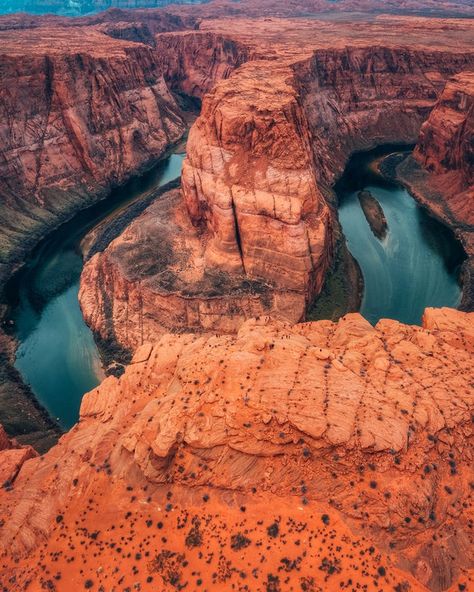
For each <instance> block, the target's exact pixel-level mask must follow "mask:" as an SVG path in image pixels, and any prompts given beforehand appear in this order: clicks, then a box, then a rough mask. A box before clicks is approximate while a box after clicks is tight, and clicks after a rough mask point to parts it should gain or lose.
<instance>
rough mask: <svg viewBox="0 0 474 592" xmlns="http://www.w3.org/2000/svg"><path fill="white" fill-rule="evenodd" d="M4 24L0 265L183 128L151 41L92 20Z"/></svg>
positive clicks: (139, 166) (148, 160)
mask: <svg viewBox="0 0 474 592" xmlns="http://www.w3.org/2000/svg"><path fill="white" fill-rule="evenodd" d="M52 34H53V36H54V43H53V44H52V45H48V43H47V38H48V33H47V31H44V30H41V29H34V30H30V31H25V32H19V31H4V32H3V33H2V35H1V37H2V39H1V44H2V50H1V52H2V56H1V61H2V76H1V85H0V97H1V101H0V120H1V124H0V138H1V147H0V151H1V158H0V193H1V194H2V200H1V203H0V208H1V217H2V231H1V235H0V243H1V245H2V261H1V267H0V274H4V273H6V272H7V271H8V270H9V268H10V267H11V265H12V264H13V263H14V262H15V261H16V260H17V259H18V256H19V255H20V254H21V253H23V252H25V250H26V249H27V248H28V247H29V246H31V245H32V244H34V241H35V240H36V239H37V238H38V236H39V235H40V234H41V233H44V232H45V230H47V229H49V228H51V227H52V226H54V225H55V224H57V223H58V222H60V221H62V220H64V219H65V217H67V216H68V215H70V214H71V213H72V212H74V211H75V210H77V209H79V208H82V207H84V206H85V205H87V204H88V203H90V202H92V201H93V200H94V199H97V197H98V196H101V195H103V194H104V193H105V192H106V191H107V190H108V189H110V187H111V186H113V185H116V184H118V183H121V182H123V181H124V180H126V179H127V178H128V177H130V176H131V175H132V174H136V173H137V172H139V171H140V170H143V169H144V168H145V167H147V166H150V165H151V164H152V163H154V162H156V160H157V159H158V158H159V157H160V156H162V155H163V154H164V152H165V151H166V150H167V149H168V147H169V146H170V145H171V144H172V143H173V142H175V141H177V140H178V139H179V138H180V137H181V136H182V134H183V133H184V131H185V125H184V123H183V120H182V119H181V116H180V113H179V109H178V107H177V105H176V103H175V101H174V99H173V97H172V96H171V94H170V92H169V90H168V88H167V86H166V83H165V81H164V79H163V76H162V73H161V71H160V69H159V67H158V65H157V63H156V60H155V58H154V53H153V50H152V49H150V48H148V47H145V46H141V45H137V44H135V43H126V42H121V41H116V40H113V39H111V38H110V37H108V36H105V35H102V34H100V33H98V32H96V31H94V30H93V29H82V30H81V29H80V28H70V29H67V28H58V29H55V30H53V31H52Z"/></svg>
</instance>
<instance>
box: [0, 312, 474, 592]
mask: <svg viewBox="0 0 474 592" xmlns="http://www.w3.org/2000/svg"><path fill="white" fill-rule="evenodd" d="M473 320H474V319H473V315H472V314H471V315H469V314H466V313H461V312H457V311H453V310H449V309H440V310H433V309H431V310H427V311H426V313H425V316H424V326H423V328H421V327H414V326H404V325H401V324H399V323H397V322H395V321H381V322H379V323H378V325H377V326H376V327H375V328H374V327H372V326H371V325H370V324H369V323H368V322H367V321H365V320H364V319H363V318H362V317H361V316H359V315H357V314H355V315H349V316H347V317H345V318H343V319H342V320H340V321H339V323H338V324H333V323H331V322H329V321H322V322H318V323H306V324H302V325H296V326H294V327H291V326H290V325H288V324H285V323H281V322H275V321H272V320H270V319H268V318H260V319H257V320H251V321H248V322H247V323H245V324H244V325H243V326H242V327H241V328H240V330H239V332H238V334H237V335H236V336H220V337H219V336H205V337H199V336H197V335H190V334H187V335H165V336H163V337H162V338H161V339H160V340H159V341H158V342H157V343H155V344H147V345H145V346H143V347H141V348H140V349H138V351H137V352H136V354H135V356H134V358H133V360H132V363H131V365H130V366H129V367H128V368H127V371H126V373H125V374H124V375H123V376H122V377H121V378H120V379H116V378H114V377H109V378H107V379H106V380H105V381H104V383H103V384H102V385H101V386H100V387H99V388H98V389H96V390H94V391H92V392H91V393H89V394H88V395H86V397H85V398H84V401H83V404H82V408H81V419H80V422H79V424H78V425H77V426H76V427H75V428H73V429H72V430H71V432H70V433H69V434H67V435H65V436H64V437H63V438H62V439H61V441H60V442H59V443H58V445H57V446H55V447H54V448H53V449H52V450H51V451H50V452H49V453H47V454H46V455H45V456H44V457H42V458H39V459H33V460H30V461H28V462H26V463H25V464H24V465H23V467H22V469H21V470H20V472H19V474H18V475H17V476H16V478H14V480H13V482H12V487H11V488H8V489H9V490H8V491H6V490H2V491H1V492H0V520H1V521H0V525H1V526H0V533H1V536H0V548H1V549H2V550H3V555H2V558H1V560H0V564H1V565H2V571H1V575H0V581H1V583H2V584H3V585H4V586H5V585H6V586H7V589H8V590H10V591H12V592H14V591H15V590H23V589H24V588H23V586H24V585H25V582H27V581H30V582H31V583H32V584H34V587H33V588H32V589H35V590H36V589H40V587H41V586H43V587H45V586H46V587H47V586H48V584H47V581H48V580H49V581H51V582H52V583H53V584H54V587H55V588H54V589H56V590H58V591H60V590H68V589H71V586H73V587H74V586H76V587H83V586H84V585H85V587H86V588H87V587H91V586H94V587H95V588H94V589H99V588H100V586H101V585H104V586H109V587H110V586H114V585H120V586H121V587H127V586H133V585H134V584H138V585H141V586H145V585H146V583H147V582H148V583H150V582H152V581H153V585H154V586H155V587H158V588H159V589H160V590H172V589H176V588H178V589H181V588H182V587H183V586H185V585H187V587H188V588H191V589H198V588H199V587H200V586H201V585H202V587H203V589H209V590H217V589H219V590H221V589H231V586H233V587H236V589H242V590H243V589H245V586H246V585H248V586H250V589H252V590H265V589H267V590H268V589H271V590H284V589H291V586H293V587H294V589H302V590H325V591H327V590H331V591H332V590H339V589H343V590H352V589H354V588H356V589H358V587H360V586H363V585H366V586H367V588H366V589H368V590H380V589H383V590H391V589H394V590H412V591H417V590H419V591H422V590H433V591H440V590H446V589H448V588H450V586H452V585H453V588H452V589H453V590H454V589H459V590H462V589H465V590H468V589H470V588H471V587H472V586H473V585H474V580H473V579H472V576H470V575H469V572H468V570H469V569H472V567H473V558H472V544H473V542H474V541H473V533H472V529H471V526H472V520H473V514H472V512H473V481H474V475H473V465H472V450H473V448H472V443H473V442H472V438H473V425H472V415H473V412H474V398H473V395H474V393H473V389H472V380H473V378H474V377H473V367H472V355H473V353H474V333H473V326H474V324H473V322H472V321H473ZM1 454H2V453H0V455H1ZM0 458H1V456H0ZM117 566H120V568H119V569H117ZM86 582H90V584H87V585H86ZM272 582H273V583H272ZM270 583H272V584H271V586H270V588H268V585H269V584H270ZM458 584H459V588H458V586H457V585H458ZM454 585H455V586H456V588H454ZM266 586H267V587H266ZM463 586H464V588H463Z"/></svg>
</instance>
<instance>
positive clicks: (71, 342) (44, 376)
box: [7, 150, 463, 429]
mask: <svg viewBox="0 0 474 592" xmlns="http://www.w3.org/2000/svg"><path fill="white" fill-rule="evenodd" d="M381 154H382V153H381V152H380V150H377V151H372V152H368V153H364V154H359V155H356V156H355V157H353V158H352V159H351V161H350V162H349V164H348V167H347V169H346V172H345V174H344V176H343V178H342V179H341V181H340V182H339V183H338V186H337V194H338V198H339V219H340V222H341V224H342V227H343V230H344V233H345V235H346V238H347V243H348V247H349V250H350V251H351V252H352V254H353V256H354V257H355V258H356V259H357V261H358V262H359V265H360V267H361V270H362V273H363V276H364V283H365V287H364V295H363V300H362V309H361V312H362V314H363V315H364V316H365V317H366V318H367V319H368V320H369V321H370V322H372V323H375V322H376V321H377V320H378V319H380V318H382V317H388V318H392V319H397V320H400V321H402V322H404V323H412V324H417V323H419V322H420V319H421V314H422V311H423V309H424V308H425V307H426V306H453V307H455V306H456V305H457V304H458V303H459V300H460V296H461V290H460V286H459V282H458V272H459V266H460V264H461V262H462V259H463V250H462V248H461V246H460V245H459V243H458V242H457V241H456V240H455V238H454V236H453V234H452V233H451V232H450V231H449V230H448V229H447V228H445V227H444V226H442V225H441V224H439V223H438V222H436V221H435V220H433V219H432V218H430V217H429V216H428V215H427V214H426V212H425V211H424V210H423V209H421V208H420V207H419V206H418V205H417V204H416V202H415V201H414V200H413V199H412V198H411V197H410V195H409V194H408V193H407V191H405V190H404V189H403V188H402V187H401V186H400V185H398V184H396V183H392V182H389V181H386V180H385V179H384V178H383V177H382V176H381V175H380V174H378V173H377V172H376V171H375V169H374V163H375V162H376V160H377V159H378V158H380V156H381ZM183 158H184V155H182V154H174V155H172V156H170V157H169V158H168V159H167V160H166V161H164V162H163V163H161V164H160V165H158V167H156V168H155V169H153V170H152V171H150V172H148V173H146V174H145V175H143V176H142V177H140V178H138V179H135V180H133V181H130V182H129V183H127V184H126V185H125V186H123V187H121V188H119V189H116V190H115V191H113V192H112V194H111V195H110V196H109V198H108V199H106V200H103V201H101V202H99V203H97V204H96V205H94V206H92V207H90V208H88V209H86V210H84V211H82V212H80V213H79V214H77V215H76V216H75V217H74V218H73V219H71V220H70V221H69V222H67V223H66V224H63V225H62V226H61V227H59V228H58V229H57V230H56V231H54V232H53V233H52V234H51V235H49V236H48V237H47V238H46V239H45V240H43V241H42V242H41V243H40V244H39V245H38V247H37V248H36V249H35V250H34V252H33V253H32V254H31V256H30V257H29V259H28V260H27V262H26V264H25V266H24V267H23V268H22V270H21V271H20V272H19V273H18V274H17V275H16V276H15V277H14V278H13V279H12V281H11V282H10V284H9V286H8V290H7V291H8V295H9V300H10V303H11V305H12V316H11V319H12V320H13V325H12V331H13V332H14V335H15V337H16V338H17V340H18V343H19V346H18V349H17V354H16V362H15V366H16V368H17V369H18V370H19V372H20V373H21V376H22V378H23V380H24V381H25V382H26V383H27V384H29V385H30V386H31V389H32V390H33V392H34V394H35V395H36V397H37V398H38V400H39V401H40V402H41V403H42V405H43V406H44V407H45V408H46V409H47V410H48V412H49V413H50V414H51V416H52V417H54V418H56V419H57V420H58V422H59V423H60V425H61V426H62V427H63V428H64V429H68V428H70V427H71V426H72V425H73V424H74V423H75V422H76V421H77V418H78V413H79V407H80V402H81V399H82V396H83V395H84V393H86V392H87V391H89V390H91V389H92V388H94V387H95V386H97V384H98V383H99V382H100V381H101V379H102V378H103V370H102V367H101V362H100V357H99V353H98V350H97V347H96V345H95V343H94V339H93V336H92V333H91V331H90V330H89V328H88V327H87V326H86V324H85V322H84V320H83V318H82V313H81V310H80V307H79V302H78V297H77V296H78V290H79V279H80V274H81V271H82V267H83V259H82V254H81V242H82V241H83V240H84V237H85V236H86V235H88V234H89V233H90V232H91V231H92V230H94V229H97V228H99V227H100V225H101V224H102V223H104V221H106V222H109V221H111V220H113V219H114V218H115V217H116V216H118V214H120V213H121V212H124V211H126V209H127V208H128V207H130V206H131V204H134V203H136V202H138V201H139V200H142V199H144V197H145V196H147V195H149V194H150V192H151V191H154V190H156V189H157V188H158V187H160V186H163V185H165V184H166V183H168V182H169V181H171V180H174V179H177V178H178V177H179V175H180V172H181V166H182V162H183ZM362 189H366V190H369V191H370V192H371V193H372V195H373V196H374V197H375V198H376V199H377V200H378V202H379V203H380V205H381V207H382V208H383V211H384V213H385V217H386V219H387V223H388V232H387V235H386V236H385V238H384V239H383V240H379V239H377V238H376V237H375V235H374V234H373V233H372V231H371V228H370V226H369V224H368V222H367V220H366V218H365V215H364V213H363V210H362V208H361V205H360V202H359V199H358V192H359V191H360V190H362Z"/></svg>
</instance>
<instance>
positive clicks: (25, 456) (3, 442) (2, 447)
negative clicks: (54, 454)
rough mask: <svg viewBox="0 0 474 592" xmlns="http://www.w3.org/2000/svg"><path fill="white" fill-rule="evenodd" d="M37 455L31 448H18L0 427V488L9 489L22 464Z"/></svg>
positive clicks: (14, 441)
mask: <svg viewBox="0 0 474 592" xmlns="http://www.w3.org/2000/svg"><path fill="white" fill-rule="evenodd" d="M36 456H38V454H37V453H36V452H35V451H34V450H33V448H32V447H31V446H20V445H19V444H18V443H17V442H16V440H11V439H10V438H8V436H7V434H6V433H5V430H4V429H3V427H2V426H1V425H0V486H1V487H3V488H6V489H8V488H10V487H11V484H12V483H13V481H14V480H15V479H16V477H17V475H18V473H19V471H20V469H21V467H22V466H23V463H25V462H26V461H27V460H29V459H30V458H35V457H36Z"/></svg>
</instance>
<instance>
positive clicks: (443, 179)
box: [398, 72, 474, 310]
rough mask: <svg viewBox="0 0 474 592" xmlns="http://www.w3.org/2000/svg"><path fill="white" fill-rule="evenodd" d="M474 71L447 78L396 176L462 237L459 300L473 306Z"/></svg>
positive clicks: (468, 307)
mask: <svg viewBox="0 0 474 592" xmlns="http://www.w3.org/2000/svg"><path fill="white" fill-rule="evenodd" d="M473 137H474V73H473V72H462V73H461V74H458V75H457V76H455V77H453V78H452V79H450V80H449V81H448V83H447V84H446V87H445V89H444V91H443V93H442V94H441V96H440V98H439V100H438V102H437V103H436V106H435V108H434V109H433V111H432V112H431V114H430V116H429V118H428V120H427V121H426V123H424V124H423V126H422V128H421V132H420V137H419V140H418V144H417V146H416V149H415V151H414V153H413V158H409V159H407V160H406V161H405V162H404V163H402V164H401V165H400V166H399V167H398V173H399V175H400V177H401V179H402V180H403V181H404V182H405V183H406V184H407V185H408V186H409V187H410V189H411V190H412V192H413V194H414V195H415V196H416V198H417V199H418V200H419V201H420V202H421V203H422V204H423V205H424V206H425V207H427V208H428V209H429V210H430V211H431V212H433V214H434V215H435V216H437V217H438V218H440V219H442V220H444V221H445V222H447V223H448V225H449V226H451V227H452V228H453V229H454V230H455V232H456V234H457V235H458V236H459V238H460V239H461V241H462V243H463V245H464V249H465V251H466V253H467V256H468V260H467V261H466V264H465V265H464V290H463V304H462V306H463V307H464V308H465V309H468V310H469V309H472V308H473V307H474V146H473Z"/></svg>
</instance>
